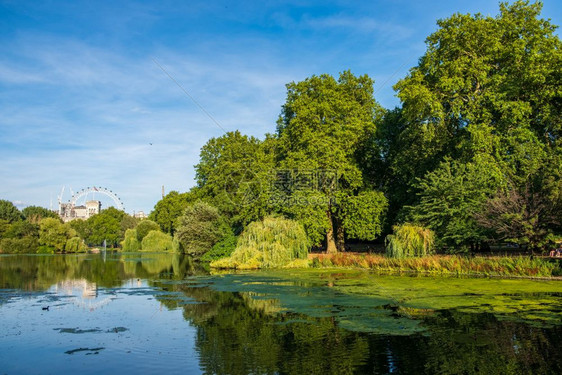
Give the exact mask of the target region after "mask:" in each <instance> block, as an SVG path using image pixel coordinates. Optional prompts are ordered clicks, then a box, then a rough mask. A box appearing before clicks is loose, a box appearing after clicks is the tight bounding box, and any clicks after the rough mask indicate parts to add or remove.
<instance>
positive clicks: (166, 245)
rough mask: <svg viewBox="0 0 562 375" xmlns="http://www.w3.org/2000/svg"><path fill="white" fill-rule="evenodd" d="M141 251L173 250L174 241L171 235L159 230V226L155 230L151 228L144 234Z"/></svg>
mask: <svg viewBox="0 0 562 375" xmlns="http://www.w3.org/2000/svg"><path fill="white" fill-rule="evenodd" d="M141 248H142V251H175V250H176V248H175V246H174V242H173V240H172V236H170V235H169V234H168V233H163V232H162V231H160V227H158V229H157V230H151V231H150V232H148V234H147V235H146V236H144V238H143V240H142V243H141Z"/></svg>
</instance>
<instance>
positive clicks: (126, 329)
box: [0, 253, 562, 374]
mask: <svg viewBox="0 0 562 375" xmlns="http://www.w3.org/2000/svg"><path fill="white" fill-rule="evenodd" d="M115 372H118V373H121V374H133V373H134V374H145V373H166V374H175V373H184V374H199V373H207V374H346V373H359V374H387V373H400V374H402V373H415V374H473V373H474V374H560V373H562V283H561V282H554V281H550V282H544V281H529V280H499V279H469V278H466V279H462V278H446V277H411V276H391V275H386V276H385V275H376V274H372V273H366V272H360V271H342V270H330V271H327V270H290V271H268V272H249V273H242V274H218V275H209V274H208V273H207V272H205V271H204V270H202V269H200V268H198V267H195V266H194V265H193V263H192V262H191V261H190V259H189V258H188V257H184V256H180V255H174V254H155V253H150V254H146V253H144V254H113V255H110V254H107V256H105V257H104V256H103V255H66V256H64V255H55V256H31V255H30V256H0V374H66V373H80V374H89V373H115Z"/></svg>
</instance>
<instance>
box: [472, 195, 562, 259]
mask: <svg viewBox="0 0 562 375" xmlns="http://www.w3.org/2000/svg"><path fill="white" fill-rule="evenodd" d="M559 210H560V205H559V204H556V203H555V202H552V201H551V200H550V199H548V197H547V196H546V195H545V192H544V191H532V189H531V187H530V186H528V185H527V187H526V188H525V189H522V190H521V191H518V190H516V189H513V188H512V189H510V190H508V191H499V192H498V193H497V194H496V195H495V196H493V197H490V198H489V199H488V201H487V202H486V205H485V206H484V208H483V209H482V210H481V211H479V212H476V213H475V214H474V218H475V220H476V222H477V223H478V224H479V225H481V226H482V227H484V228H488V229H490V230H491V231H492V233H493V237H494V239H496V240H502V241H508V242H512V243H517V244H520V245H527V246H529V247H530V248H531V249H538V248H542V247H545V245H547V244H549V242H551V240H552V238H553V228H556V227H557V226H558V227H559V226H560V221H559V216H558V215H559V214H560V212H559Z"/></svg>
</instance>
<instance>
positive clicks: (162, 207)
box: [148, 191, 195, 235]
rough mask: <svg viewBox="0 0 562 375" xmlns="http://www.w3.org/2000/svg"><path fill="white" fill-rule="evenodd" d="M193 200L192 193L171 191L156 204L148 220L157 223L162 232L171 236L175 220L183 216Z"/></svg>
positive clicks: (193, 195)
mask: <svg viewBox="0 0 562 375" xmlns="http://www.w3.org/2000/svg"><path fill="white" fill-rule="evenodd" d="M194 200H195V194H194V193H178V192H177V191H171V192H169V193H168V194H167V195H166V196H165V197H163V198H162V199H161V200H159V201H158V202H157V203H156V205H155V206H154V210H153V211H152V212H151V213H150V215H149V216H148V218H149V219H150V220H152V221H154V222H156V223H158V225H160V228H161V229H162V230H163V231H164V232H166V233H169V234H172V235H173V234H174V226H175V223H176V220H177V219H178V218H179V217H180V216H181V215H182V214H183V211H184V210H185V208H186V207H187V206H188V205H189V203H191V202H193V201H194Z"/></svg>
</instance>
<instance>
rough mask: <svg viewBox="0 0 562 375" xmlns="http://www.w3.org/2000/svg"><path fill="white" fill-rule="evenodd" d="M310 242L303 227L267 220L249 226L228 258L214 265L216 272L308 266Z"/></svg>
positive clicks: (275, 219)
mask: <svg viewBox="0 0 562 375" xmlns="http://www.w3.org/2000/svg"><path fill="white" fill-rule="evenodd" d="M308 248H309V241H308V238H307V236H306V233H305V231H304V228H303V227H302V225H301V224H300V223H298V222H296V221H293V220H288V219H283V218H271V217H270V218H265V219H264V220H263V221H258V222H253V223H250V224H249V225H248V226H247V227H246V229H245V230H244V232H242V234H241V235H240V238H239V239H238V245H237V246H236V250H234V252H233V253H232V255H231V256H230V257H229V258H224V259H220V260H218V261H215V262H212V263H211V267H214V268H237V269H253V268H276V267H285V266H289V265H292V266H294V265H295V264H299V266H306V265H307V262H306V261H305V262H295V261H296V260H297V259H304V260H306V259H307V256H308Z"/></svg>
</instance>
